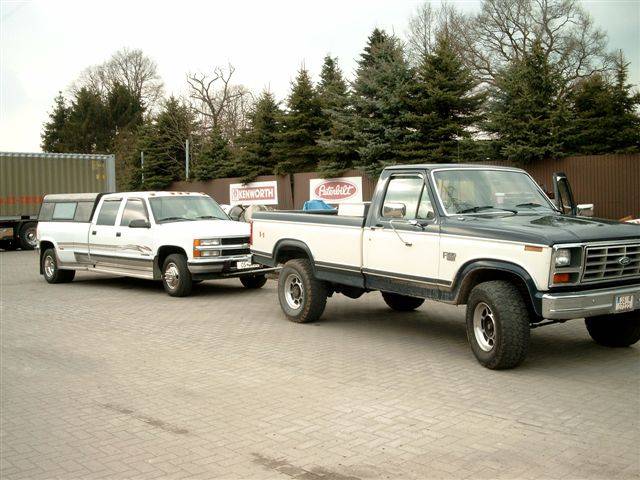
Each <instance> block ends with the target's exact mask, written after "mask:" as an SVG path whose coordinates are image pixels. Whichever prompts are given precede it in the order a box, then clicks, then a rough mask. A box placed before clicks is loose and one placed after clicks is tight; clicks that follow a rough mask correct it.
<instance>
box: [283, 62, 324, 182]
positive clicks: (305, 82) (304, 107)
mask: <svg viewBox="0 0 640 480" xmlns="http://www.w3.org/2000/svg"><path fill="white" fill-rule="evenodd" d="M281 122H282V128H281V130H280V132H279V133H278V141H277V145H276V149H275V153H276V155H277V158H278V163H277V165H276V173H278V174H284V173H296V172H306V171H314V170H316V168H317V166H318V162H319V160H320V151H321V149H320V147H319V146H318V144H317V141H318V139H319V137H320V133H321V131H322V127H323V125H324V119H323V117H322V110H321V107H320V99H319V97H318V94H317V93H316V91H315V90H314V88H313V84H312V83H311V79H310V78H309V72H307V70H306V69H304V68H301V69H300V71H299V72H298V76H297V77H296V80H295V81H294V82H293V85H292V89H291V94H290V95H289V98H288V100H287V111H286V112H285V114H284V115H283V116H282V120H281Z"/></svg>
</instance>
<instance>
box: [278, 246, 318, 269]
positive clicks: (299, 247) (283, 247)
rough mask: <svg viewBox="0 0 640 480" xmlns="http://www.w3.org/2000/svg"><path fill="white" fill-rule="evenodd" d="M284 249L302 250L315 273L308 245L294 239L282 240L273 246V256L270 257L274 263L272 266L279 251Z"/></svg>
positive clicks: (314, 265)
mask: <svg viewBox="0 0 640 480" xmlns="http://www.w3.org/2000/svg"><path fill="white" fill-rule="evenodd" d="M286 248H293V249H296V250H302V251H303V252H305V253H306V254H307V257H309V260H310V261H311V265H312V266H313V271H314V272H315V269H316V263H315V261H314V259H313V254H312V253H311V250H310V249H309V247H308V245H307V244H306V243H304V242H303V241H301V240H296V239H294V238H282V239H280V240H278V242H277V243H276V244H275V245H274V247H273V256H272V257H271V258H272V262H274V264H277V259H278V255H279V254H280V251H281V250H283V249H286ZM274 266H275V265H274Z"/></svg>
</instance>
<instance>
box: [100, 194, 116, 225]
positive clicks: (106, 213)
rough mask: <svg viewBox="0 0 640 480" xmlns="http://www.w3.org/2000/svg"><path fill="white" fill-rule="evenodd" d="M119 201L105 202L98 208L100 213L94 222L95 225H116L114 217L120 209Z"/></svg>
mask: <svg viewBox="0 0 640 480" xmlns="http://www.w3.org/2000/svg"><path fill="white" fill-rule="evenodd" d="M120 202H121V200H120V199H117V200H105V201H104V202H102V207H100V213H99V214H98V219H97V220H96V225H109V226H114V225H115V224H116V217H117V216H118V209H119V208H120Z"/></svg>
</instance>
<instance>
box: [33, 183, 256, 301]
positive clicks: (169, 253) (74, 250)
mask: <svg viewBox="0 0 640 480" xmlns="http://www.w3.org/2000/svg"><path fill="white" fill-rule="evenodd" d="M37 238H38V245H39V249H40V260H41V261H40V265H41V270H40V273H41V274H42V275H43V276H44V277H45V280H47V281H48V282H49V283H61V282H68V281H71V280H72V279H73V277H74V275H75V272H76V271H77V270H90V271H95V272H100V273H106V274H115V275H124V276H129V277H136V278H145V279H155V280H162V282H163V285H164V288H165V290H166V291H167V293H168V294H169V295H172V296H186V295H189V293H190V292H191V287H192V285H193V283H196V282H199V281H202V280H207V279H219V278H229V277H239V278H240V281H241V282H242V283H243V285H245V286H246V287H248V288H259V287H261V286H262V285H264V283H265V281H266V278H265V276H264V274H265V273H266V271H268V269H264V268H263V267H261V266H259V265H254V264H252V263H251V255H250V253H249V248H248V247H249V226H248V225H247V224H245V223H240V222H234V221H232V220H230V219H229V217H228V216H227V215H226V214H225V213H224V212H223V211H222V209H221V208H220V207H219V205H218V204H217V203H216V202H215V201H214V200H213V199H212V198H211V197H209V196H208V195H205V194H202V193H191V192H122V193H110V194H98V193H91V194H55V195H47V196H45V198H44V200H43V203H42V207H41V210H40V215H39V223H38V231H37Z"/></svg>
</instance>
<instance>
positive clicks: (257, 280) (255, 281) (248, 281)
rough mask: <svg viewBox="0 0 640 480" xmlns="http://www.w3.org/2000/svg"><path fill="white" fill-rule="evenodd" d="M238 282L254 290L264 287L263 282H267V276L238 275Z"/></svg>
mask: <svg viewBox="0 0 640 480" xmlns="http://www.w3.org/2000/svg"><path fill="white" fill-rule="evenodd" d="M240 282H241V283H242V285H243V286H244V287H245V288H248V289H250V290H255V289H258V288H262V287H264V284H265V283H267V277H266V276H264V275H247V276H244V277H240Z"/></svg>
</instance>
